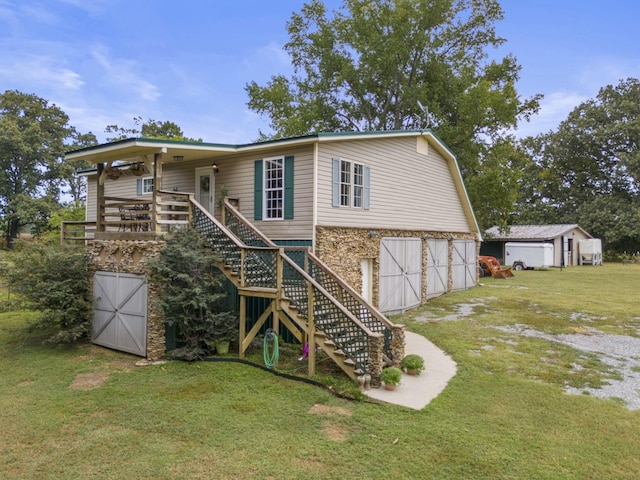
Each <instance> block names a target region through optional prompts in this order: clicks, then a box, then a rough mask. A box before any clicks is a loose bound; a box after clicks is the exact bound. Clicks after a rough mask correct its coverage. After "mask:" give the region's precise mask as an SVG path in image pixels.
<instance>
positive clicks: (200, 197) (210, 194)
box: [195, 167, 215, 215]
mask: <svg viewBox="0 0 640 480" xmlns="http://www.w3.org/2000/svg"><path fill="white" fill-rule="evenodd" d="M195 192H196V201H197V202H198V203H199V204H200V205H202V207H203V208H204V209H205V210H207V211H208V212H209V213H211V215H213V213H214V212H213V210H214V206H215V202H214V198H215V178H214V176H213V171H212V170H211V168H210V167H204V168H196V189H195Z"/></svg>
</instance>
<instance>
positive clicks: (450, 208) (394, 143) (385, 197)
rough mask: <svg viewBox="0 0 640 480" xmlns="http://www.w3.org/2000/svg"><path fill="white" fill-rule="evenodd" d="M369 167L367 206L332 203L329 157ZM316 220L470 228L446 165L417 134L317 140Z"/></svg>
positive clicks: (379, 225) (321, 222)
mask: <svg viewBox="0 0 640 480" xmlns="http://www.w3.org/2000/svg"><path fill="white" fill-rule="evenodd" d="M333 158H340V159H342V160H347V161H351V162H356V163H361V164H363V165H368V166H370V167H371V208H370V209H369V210H363V209H360V208H347V207H333V206H332V191H333V190H332V159H333ZM317 208H318V220H317V222H318V225H326V226H343V227H348V226H355V227H365V228H396V229H406V230H436V231H448V232H470V231H473V227H472V225H471V224H470V222H469V219H468V218H467V216H466V215H465V211H464V209H463V203H462V200H461V198H460V195H459V192H458V190H457V188H456V185H455V183H454V181H453V178H452V174H451V170H450V165H449V164H448V162H447V161H446V160H445V159H444V158H443V157H442V156H441V155H440V154H439V153H438V152H437V151H436V150H435V148H429V149H428V153H427V154H426V155H425V154H423V153H418V148H417V140H416V137H401V138H387V139H384V138H382V139H366V140H365V139H363V140H356V141H348V142H346V141H345V142H340V141H336V142H331V143H329V142H326V143H324V142H323V143H320V146H319V154H318V206H317Z"/></svg>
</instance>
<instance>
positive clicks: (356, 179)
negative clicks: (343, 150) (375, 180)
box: [333, 158, 370, 210]
mask: <svg viewBox="0 0 640 480" xmlns="http://www.w3.org/2000/svg"><path fill="white" fill-rule="evenodd" d="M369 182H370V168H369V167H368V166H365V165H362V164H361V163H355V162H350V161H347V160H342V159H337V158H334V159H333V206H334V207H353V208H364V209H365V210H368V209H369Z"/></svg>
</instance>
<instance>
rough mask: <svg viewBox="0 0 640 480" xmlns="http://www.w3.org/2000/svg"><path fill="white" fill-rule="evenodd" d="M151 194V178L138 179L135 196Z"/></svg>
mask: <svg viewBox="0 0 640 480" xmlns="http://www.w3.org/2000/svg"><path fill="white" fill-rule="evenodd" d="M151 193H153V177H145V178H138V179H137V181H136V195H148V194H151Z"/></svg>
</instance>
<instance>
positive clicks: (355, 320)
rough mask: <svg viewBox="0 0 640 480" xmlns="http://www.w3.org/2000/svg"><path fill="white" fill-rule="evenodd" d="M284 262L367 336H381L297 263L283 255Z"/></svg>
mask: <svg viewBox="0 0 640 480" xmlns="http://www.w3.org/2000/svg"><path fill="white" fill-rule="evenodd" d="M282 257H283V260H284V261H285V262H286V263H288V264H289V266H291V267H293V269H294V270H296V271H297V272H298V273H299V274H300V275H301V276H302V277H303V278H304V279H305V280H306V281H307V282H309V283H310V284H311V285H313V286H314V287H315V288H317V289H318V291H319V292H320V293H321V294H322V295H324V296H325V297H327V298H328V299H329V300H331V302H332V303H333V304H335V305H336V306H337V307H338V308H339V309H340V311H341V312H342V313H344V314H345V315H346V316H347V317H348V318H349V319H350V320H351V321H352V322H353V323H355V324H356V325H357V326H358V327H360V328H361V329H362V330H364V332H365V333H366V334H367V335H373V336H378V335H381V334H380V333H378V332H374V331H373V330H371V329H370V328H369V327H367V326H366V325H365V324H364V323H362V322H361V321H360V320H359V319H358V318H357V317H356V316H355V315H354V314H353V313H351V312H350V311H349V310H348V309H347V308H346V307H345V306H344V305H342V303H340V301H339V300H338V299H336V298H335V297H334V296H333V295H331V294H330V293H329V292H328V291H327V290H326V289H325V288H324V287H323V286H322V285H320V284H319V283H318V282H317V281H316V280H315V279H314V278H313V277H312V276H311V275H309V274H308V273H307V272H305V271H304V269H303V268H301V267H300V265H298V264H297V263H296V262H294V261H293V260H291V259H290V258H289V257H287V256H286V255H282Z"/></svg>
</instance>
